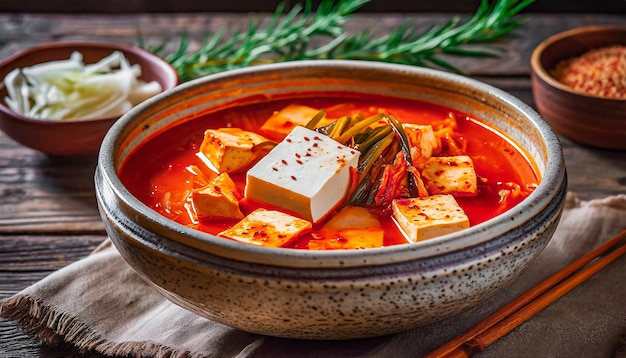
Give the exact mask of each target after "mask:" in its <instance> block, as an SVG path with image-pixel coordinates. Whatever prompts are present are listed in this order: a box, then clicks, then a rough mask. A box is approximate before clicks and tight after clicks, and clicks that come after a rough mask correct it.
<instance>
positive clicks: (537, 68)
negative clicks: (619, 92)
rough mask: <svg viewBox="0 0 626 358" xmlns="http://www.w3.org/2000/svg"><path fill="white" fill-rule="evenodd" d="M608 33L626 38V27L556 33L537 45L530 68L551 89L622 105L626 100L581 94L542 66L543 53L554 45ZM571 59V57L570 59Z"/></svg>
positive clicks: (581, 29) (592, 28)
mask: <svg viewBox="0 0 626 358" xmlns="http://www.w3.org/2000/svg"><path fill="white" fill-rule="evenodd" d="M606 31H611V32H613V31H617V32H623V33H624V36H626V26H620V25H605V26H602V25H595V26H585V27H577V28H573V29H570V30H565V31H562V32H559V33H556V34H554V35H552V36H550V37H548V38H546V39H544V40H543V41H541V42H540V43H539V45H537V47H535V49H534V50H533V52H532V54H531V56H530V67H531V68H532V69H534V71H533V73H534V74H535V75H537V76H538V77H539V78H540V79H541V80H542V81H544V82H545V83H547V84H548V85H550V86H551V87H554V88H556V89H558V90H561V91H563V92H567V93H569V94H571V95H574V96H581V97H586V98H591V99H596V100H602V101H610V102H615V103H620V102H626V98H614V97H603V96H598V95H594V94H590V93H585V92H581V91H577V90H574V89H573V88H571V87H570V86H567V85H565V84H563V83H561V82H559V81H557V80H556V79H555V78H554V77H552V75H550V73H549V72H548V70H547V69H546V68H544V67H543V66H542V64H541V58H542V56H543V53H544V51H545V49H546V48H548V47H550V46H552V45H553V44H554V43H556V42H558V41H561V40H564V39H567V38H572V37H576V36H578V35H580V34H584V33H594V32H599V33H601V32H606ZM568 58H571V57H568ZM566 59H567V58H563V59H561V60H566Z"/></svg>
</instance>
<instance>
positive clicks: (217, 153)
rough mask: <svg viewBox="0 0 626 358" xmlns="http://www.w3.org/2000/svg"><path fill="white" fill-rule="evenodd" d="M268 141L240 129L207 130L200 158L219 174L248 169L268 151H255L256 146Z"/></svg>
mask: <svg viewBox="0 0 626 358" xmlns="http://www.w3.org/2000/svg"><path fill="white" fill-rule="evenodd" d="M267 140H268V139H267V138H265V137H263V136H261V135H259V134H256V133H254V132H249V131H245V130H243V129H240V128H219V129H207V130H206V131H205V132H204V139H203V140H202V144H201V145H200V150H199V151H198V156H199V157H200V159H202V161H203V162H204V163H205V164H207V166H208V167H209V168H210V169H211V170H214V171H216V172H217V173H234V172H237V171H242V170H245V169H248V168H249V167H250V166H251V165H252V164H253V163H254V162H255V161H256V160H257V159H258V158H260V157H261V156H262V155H263V154H265V153H266V151H262V150H259V151H254V150H253V147H254V145H256V144H259V143H263V142H266V141H267Z"/></svg>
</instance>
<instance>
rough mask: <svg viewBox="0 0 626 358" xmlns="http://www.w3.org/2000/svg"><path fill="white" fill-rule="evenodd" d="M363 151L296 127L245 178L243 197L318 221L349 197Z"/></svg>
mask: <svg viewBox="0 0 626 358" xmlns="http://www.w3.org/2000/svg"><path fill="white" fill-rule="evenodd" d="M359 155H360V153H359V151H357V150H355V149H352V148H349V147H346V146H344V145H342V144H340V143H338V142H336V141H335V140H333V139H331V138H329V137H327V136H325V135H323V134H320V133H317V132H316V131H313V130H309V129H307V128H304V127H296V128H294V130H293V131H292V132H291V133H289V135H288V136H287V137H286V138H285V139H284V140H283V141H282V142H280V143H279V144H278V145H277V146H276V147H274V148H273V149H272V150H271V151H270V152H269V153H268V154H267V155H266V156H265V157H263V158H262V159H261V160H259V162H258V163H256V164H255V165H254V166H253V167H252V168H251V169H250V170H249V171H248V174H247V178H246V188H245V196H246V197H247V198H249V199H252V200H256V201H259V202H262V203H268V204H271V205H274V206H277V207H279V208H283V209H286V210H289V211H291V212H294V213H296V214H298V215H300V216H302V217H303V218H305V219H307V220H310V221H313V222H319V221H320V220H322V219H323V218H324V217H325V216H326V215H327V214H328V213H329V212H331V211H332V210H333V209H334V208H335V207H336V206H337V205H338V204H339V203H340V202H341V201H342V200H343V199H344V197H345V196H346V194H347V191H348V187H349V186H350V167H353V168H356V167H357V166H358V161H359Z"/></svg>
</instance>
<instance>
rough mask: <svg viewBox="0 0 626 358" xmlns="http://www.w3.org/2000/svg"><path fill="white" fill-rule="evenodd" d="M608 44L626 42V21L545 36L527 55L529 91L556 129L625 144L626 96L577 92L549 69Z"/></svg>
mask: <svg viewBox="0 0 626 358" xmlns="http://www.w3.org/2000/svg"><path fill="white" fill-rule="evenodd" d="M611 45H622V46H626V26H594V27H584V28H577V29H573V30H569V31H565V32H562V33H559V34H556V35H554V36H552V37H550V38H548V39H546V40H545V41H543V42H542V43H540V44H539V46H537V47H536V48H535V50H534V51H533V54H532V56H531V62H530V64H531V74H532V89H533V96H534V98H535V103H536V105H537V109H538V110H539V113H541V115H542V116H543V118H544V119H545V120H546V121H547V122H548V123H550V125H551V126H552V128H554V130H555V131H557V132H558V133H560V134H562V135H564V136H566V137H568V138H570V139H573V140H574V141H577V142H580V143H583V144H587V145H591V146H595V147H601V148H609V149H626V140H625V139H626V99H617V98H607V97H600V96H595V95H589V94H586V93H583V92H578V91H575V90H573V89H572V88H571V87H569V86H567V85H564V84H563V83H561V82H559V81H557V80H556V79H555V78H554V77H553V75H552V74H551V71H553V70H554V69H555V67H556V66H557V64H559V63H560V62H561V61H564V60H567V59H571V58H574V57H577V56H580V55H582V54H584V53H586V52H588V51H590V50H593V49H598V48H602V47H606V46H611ZM624 75H626V74H624Z"/></svg>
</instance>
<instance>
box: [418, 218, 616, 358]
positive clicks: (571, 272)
mask: <svg viewBox="0 0 626 358" xmlns="http://www.w3.org/2000/svg"><path fill="white" fill-rule="evenodd" d="M624 237H626V230H624V231H622V232H621V233H619V234H617V235H616V236H614V237H613V238H611V239H610V240H609V241H607V242H605V243H604V244H602V245H600V246H598V247H597V248H596V249H594V250H592V251H591V252H589V253H587V254H586V255H584V256H582V257H580V258H579V259H577V260H576V261H574V262H572V263H571V264H569V265H568V266H566V267H564V268H563V269H561V270H560V271H558V272H557V273H555V274H553V275H552V276H550V277H548V278H547V279H545V280H543V281H542V282H540V283H539V284H537V285H536V286H534V287H533V288H531V289H530V290H528V291H526V292H525V293H523V294H522V295H520V296H519V297H518V298H516V299H514V300H513V301H511V302H510V303H508V304H507V305H505V306H504V307H502V308H501V309H499V310H498V311H496V312H494V313H493V314H491V315H490V316H489V317H487V318H485V319H484V320H482V321H480V322H479V323H478V324H476V325H475V326H474V327H472V328H470V329H469V330H467V331H465V332H464V333H462V334H460V335H458V336H457V337H455V338H453V339H452V340H450V341H448V342H447V343H446V344H444V345H442V346H441V347H439V348H437V349H435V350H434V351H432V352H430V353H429V354H428V355H426V356H425V358H435V357H448V358H451V357H471V356H472V355H474V354H476V353H478V352H480V351H482V350H483V349H485V347H487V346H489V345H490V344H491V343H493V342H495V341H496V340H498V339H499V338H501V337H502V336H504V335H506V334H507V333H509V332H510V331H512V330H513V329H514V328H515V327H517V326H518V325H520V324H521V323H523V322H524V321H526V320H528V319H529V318H530V317H532V316H533V315H535V314H536V313H538V312H539V311H541V310H542V309H544V308H546V307H547V306H548V305H550V304H551V303H553V302H554V301H556V300H557V299H559V298H560V297H561V296H563V295H564V294H565V293H567V292H569V291H570V290H571V289H573V288H574V287H576V286H578V285H579V284H580V283H581V282H583V281H585V280H586V279H587V278H589V277H591V276H592V275H593V274H595V273H596V272H598V271H600V270H601V269H602V268H604V267H605V266H607V265H608V264H609V263H611V262H613V261H614V260H615V259H617V258H618V257H620V256H621V255H623V254H624V253H625V252H626V245H624V242H623V241H622V239H623V238H624ZM612 249H614V250H613V251H611V252H610V253H608V254H606V255H604V254H605V253H607V252H609V251H610V250H612ZM602 255H604V256H602ZM600 256H602V257H600ZM599 257H600V258H599ZM594 260H595V261H594ZM592 261H593V263H591V264H589V263H590V262H592ZM588 264H589V265H588ZM584 266H586V267H584ZM583 267H584V268H583ZM579 270H580V271H579ZM576 271H578V272H576Z"/></svg>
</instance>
